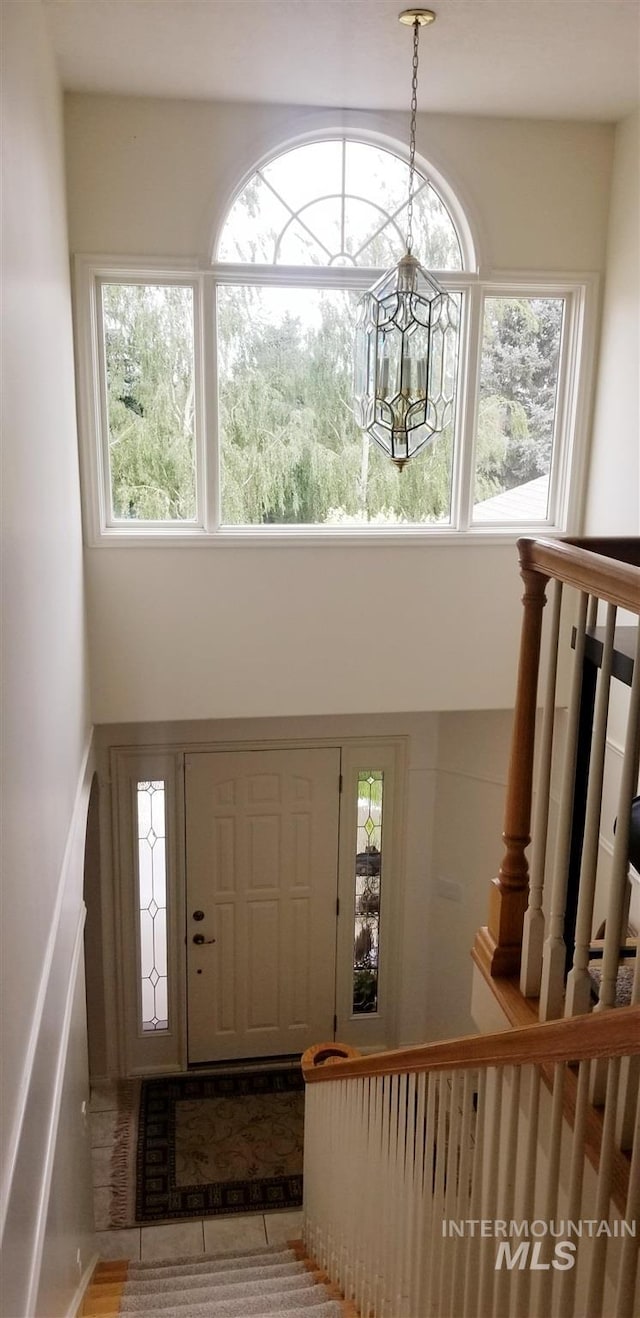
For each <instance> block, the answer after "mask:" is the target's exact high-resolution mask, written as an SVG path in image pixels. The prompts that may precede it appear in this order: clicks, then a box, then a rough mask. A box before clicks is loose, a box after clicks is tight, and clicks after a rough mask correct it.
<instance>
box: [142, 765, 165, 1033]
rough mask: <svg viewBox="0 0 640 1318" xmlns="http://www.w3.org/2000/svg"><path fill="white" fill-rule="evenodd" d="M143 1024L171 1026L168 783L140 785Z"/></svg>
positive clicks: (160, 1027) (147, 1028)
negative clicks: (168, 979) (169, 1005)
mask: <svg viewBox="0 0 640 1318" xmlns="http://www.w3.org/2000/svg"><path fill="white" fill-rule="evenodd" d="M137 824H138V828H137V836H138V908H139V918H140V1002H141V1014H140V1024H141V1026H142V1029H143V1030H144V1032H145V1033H147V1032H152V1031H156V1030H166V1029H167V1028H168V1025H169V1009H168V993H167V988H168V981H167V862H166V850H165V846H166V828H165V784H164V782H163V781H157V782H139V783H138V784H137Z"/></svg>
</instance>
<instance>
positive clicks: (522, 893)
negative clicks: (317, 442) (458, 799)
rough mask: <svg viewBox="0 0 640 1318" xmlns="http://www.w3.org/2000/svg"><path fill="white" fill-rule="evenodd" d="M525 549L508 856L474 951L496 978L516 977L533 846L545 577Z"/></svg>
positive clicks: (507, 819)
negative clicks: (529, 854) (530, 563)
mask: <svg viewBox="0 0 640 1318" xmlns="http://www.w3.org/2000/svg"><path fill="white" fill-rule="evenodd" d="M528 543H529V542H528V541H526V540H525V541H521V542H520V543H519V549H520V575H521V577H522V580H523V582H524V595H523V596H522V603H523V606H524V613H523V617H522V632H521V636H520V658H519V663H518V681H517V688H516V703H515V710H514V721H513V732H512V736H511V756H510V760H509V777H508V781H507V798H506V803H505V812H504V832H503V834H502V837H503V841H504V844H505V848H506V850H505V853H504V857H503V860H502V865H501V866H500V870H499V872H498V876H497V878H495V879H493V880H492V884H491V894H490V898H489V921H488V926H487V927H486V928H484V929H480V930H479V931H478V936H477V939H476V945H475V948H474V955H475V957H476V959H477V960H479V961H481V963H482V964H483V965H484V967H485V968H486V969H487V970H488V971H489V973H490V974H491V975H492V976H493V977H494V978H495V977H496V976H499V975H517V974H519V972H520V958H521V952H522V925H523V921H524V914H525V911H526V909H527V897H528V891H529V864H528V861H527V857H526V855H525V848H526V847H527V846H528V845H529V842H530V841H531V835H530V831H529V830H530V827H531V796H532V788H533V754H534V741H535V722H536V704H537V691H538V669H539V665H540V641H541V636H542V611H543V609H544V606H545V604H546V596H545V591H546V586H547V581H548V577H547V576H545V575H544V574H543V573H540V572H535V571H534V570H533V569H532V568H531V567H530V566H528V564H527V547H528Z"/></svg>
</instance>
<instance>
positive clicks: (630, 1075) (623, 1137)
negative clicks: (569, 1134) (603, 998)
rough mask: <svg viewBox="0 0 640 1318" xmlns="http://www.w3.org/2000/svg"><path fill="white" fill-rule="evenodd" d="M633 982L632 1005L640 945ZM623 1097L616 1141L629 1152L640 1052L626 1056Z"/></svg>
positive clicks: (639, 982) (638, 983)
mask: <svg viewBox="0 0 640 1318" xmlns="http://www.w3.org/2000/svg"><path fill="white" fill-rule="evenodd" d="M634 962H635V966H634V971H633V983H632V986H631V1004H630V1005H631V1006H632V1007H636V1006H637V1005H638V1004H639V1003H640V947H639V948H638V949H637V950H636V955H635V957H634ZM622 1077H623V1078H622V1084H623V1086H624V1088H623V1095H624V1097H623V1099H622V1102H621V1103H620V1115H619V1119H618V1129H617V1130H616V1143H617V1146H618V1148H619V1149H624V1150H625V1151H626V1152H628V1151H629V1150H630V1149H632V1148H633V1138H634V1131H635V1120H636V1112H637V1107H638V1095H639V1093H640V1054H639V1053H638V1052H636V1053H634V1054H633V1055H632V1056H631V1057H625V1059H624V1062H623V1065H622Z"/></svg>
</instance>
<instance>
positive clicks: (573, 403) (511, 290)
mask: <svg viewBox="0 0 640 1318" xmlns="http://www.w3.org/2000/svg"><path fill="white" fill-rule="evenodd" d="M74 265H75V278H74V301H75V313H76V349H77V358H78V411H79V422H80V426H79V429H80V461H81V479H82V493H83V508H84V521H85V537H86V541H87V544H88V545H89V547H91V548H97V547H100V546H104V545H109V546H111V547H115V546H116V545H119V546H121V547H127V548H130V547H132V546H133V545H140V544H144V545H145V546H147V547H149V548H151V547H160V546H174V547H176V546H178V545H181V546H189V547H191V548H194V547H196V546H203V547H207V548H212V547H215V546H222V547H227V548H228V547H230V546H234V547H235V546H238V547H240V546H242V545H247V546H251V547H254V548H255V547H256V546H258V545H259V546H260V548H261V549H262V548H264V547H266V546H267V545H273V546H276V547H278V548H282V547H283V546H287V545H292V546H295V547H299V546H300V544H301V543H303V544H306V545H309V546H316V545H334V546H342V547H344V546H346V545H350V544H353V545H363V544H366V545H368V546H385V545H386V546H389V545H407V546H408V545H426V544H431V543H436V544H438V545H448V544H452V545H453V544H458V545H463V544H469V543H473V544H474V545H477V544H481V543H482V544H505V543H512V542H513V541H515V540H516V539H517V538H518V537H519V536H521V535H524V534H537V535H554V534H562V533H566V532H569V531H572V532H575V531H577V530H579V527H580V516H581V511H582V504H583V487H584V479H585V474H586V451H587V433H588V422H589V414H590V407H591V396H592V380H593V372H594V362H595V347H596V325H597V310H598V302H599V276H598V275H597V274H595V273H593V272H575V271H560V272H558V271H554V272H545V271H531V270H494V271H490V272H487V273H484V274H483V275H482V276H480V275H478V274H473V273H469V272H464V271H462V272H460V271H457V272H446V273H445V272H434V273H435V274H436V277H439V278H440V279H441V280H442V282H443V283H444V284H445V286H446V288H447V289H448V290H450V291H451V292H455V291H461V292H463V293H464V294H465V295H466V296H465V312H464V316H463V325H462V332H461V338H460V359H459V367H458V370H459V379H460V380H466V383H467V388H466V389H464V388H463V389H461V390H460V393H459V404H458V407H457V409H456V435H455V441H454V471H453V484H452V520H451V523H449V524H447V525H444V526H442V525H440V526H433V525H429V526H416V525H410V526H406V527H379V526H376V527H373V528H371V529H369V528H366V527H360V526H358V527H341V528H339V529H338V528H336V527H330V528H326V529H325V528H323V527H319V526H299V525H294V526H278V525H276V526H268V527H267V526H246V527H222V526H221V524H220V510H219V482H218V434H217V429H218V427H217V378H216V352H215V304H216V296H215V290H216V287H217V286H218V285H224V284H233V283H238V282H243V283H249V284H263V285H269V284H276V283H278V284H279V283H288V284H289V285H290V286H297V287H319V288H332V287H340V288H349V289H354V290H364V289H366V288H369V287H370V286H371V284H372V283H373V282H374V281H375V279H376V278H377V277H378V276H379V275H380V273H381V272H380V271H379V270H369V269H362V268H347V267H331V268H322V267H316V266H309V267H298V266H296V267H287V266H247V265H229V264H224V265H215V266H213V267H211V266H204V264H202V263H199V262H188V261H183V260H182V261H181V260H175V259H173V258H166V259H162V260H160V259H157V258H156V259H154V260H153V261H150V260H149V259H148V258H146V259H145V258H136V257H122V256H115V257H109V256H104V255H97V256H94V255H78V256H76V258H75V263H74ZM153 280H157V281H158V282H160V283H183V284H187V285H189V286H191V287H192V288H193V290H194V323H195V373H196V435H195V441H196V467H197V473H196V481H197V500H198V521H197V522H196V523H190V524H185V523H184V522H175V523H168V522H162V523H154V522H145V523H141V524H140V525H138V526H135V527H134V526H132V525H131V524H130V523H127V524H126V525H125V524H123V523H122V522H117V523H116V522H114V521H113V520H112V519H111V517H110V491H109V488H108V469H107V465H106V464H107V463H108V456H106V457H105V458H103V456H102V455H103V452H106V446H105V445H103V442H102V436H103V435H104V434H105V431H106V419H105V416H104V403H103V398H104V390H103V387H102V383H101V380H102V345H101V329H100V325H99V287H100V284H101V283H103V282H109V281H112V282H119V281H122V282H127V281H129V282H153ZM545 294H546V295H549V296H564V297H565V298H566V300H567V314H566V320H565V327H564V331H563V345H562V353H561V369H560V378H559V381H558V395H557V410H556V433H557V439H556V443H555V444H554V457H553V463H552V470H551V473H550V485H549V514H550V515H549V517H548V520H546V521H536V522H531V523H514V524H509V525H507V524H504V523H502V524H499V525H498V524H491V523H484V522H483V523H482V524H481V525H480V524H475V525H474V524H473V521H472V501H473V485H472V475H473V462H474V442H475V425H476V416H477V406H478V380H479V369H480V353H481V346H482V345H481V338H482V310H483V303H484V298H485V296H488V295H493V296H496V295H497V296H522V297H525V296H538V297H542V296H544V295H545Z"/></svg>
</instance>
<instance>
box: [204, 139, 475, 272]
mask: <svg viewBox="0 0 640 1318" xmlns="http://www.w3.org/2000/svg"><path fill="white" fill-rule="evenodd" d="M408 195H409V166H408V164H407V163H406V161H404V160H402V159H400V157H399V156H396V155H394V154H393V153H392V152H390V151H387V150H385V149H384V148H383V147H377V146H371V145H369V144H367V143H364V142H356V141H350V140H347V139H346V138H339V139H336V140H333V141H325V142H312V143H308V144H307V145H305V146H299V147H294V148H293V149H292V150H291V151H285V152H283V153H282V154H281V155H279V156H277V157H276V158H275V159H274V160H271V161H270V162H269V163H268V164H266V165H263V166H261V168H260V169H258V170H256V172H255V173H254V174H253V175H252V176H251V178H250V179H249V180H248V182H247V183H246V184H245V185H244V187H243V189H242V191H241V192H240V194H239V195H238V197H237V198H236V200H235V202H234V203H233V205H232V207H231V210H230V211H229V214H228V216H227V219H226V221H225V224H224V226H223V229H222V233H221V235H220V241H219V244H218V252H217V259H218V261H219V262H232V263H234V264H237V263H245V262H246V263H264V264H274V265H302V266H306V265H317V266H351V267H353V266H364V267H375V268H380V269H381V270H384V269H386V268H387V266H392V265H395V264H396V262H397V261H399V260H400V258H401V256H403V255H404V252H405V250H406V230H407V204H408ZM413 235H414V251H415V252H416V253H419V255H420V260H421V261H422V263H423V264H424V265H426V266H428V267H429V269H432V270H461V269H462V252H461V248H460V242H459V239H458V235H457V233H456V228H455V225H454V223H453V220H452V218H451V215H450V214H449V211H448V210H447V207H446V206H445V204H444V202H443V200H442V198H441V197H440V196H439V194H438V192H437V191H436V189H435V188H434V187H433V185H432V184H431V183H430V182H429V181H428V179H426V178H424V177H423V176H422V175H421V174H419V173H417V174H416V181H415V185H414V203H413Z"/></svg>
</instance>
